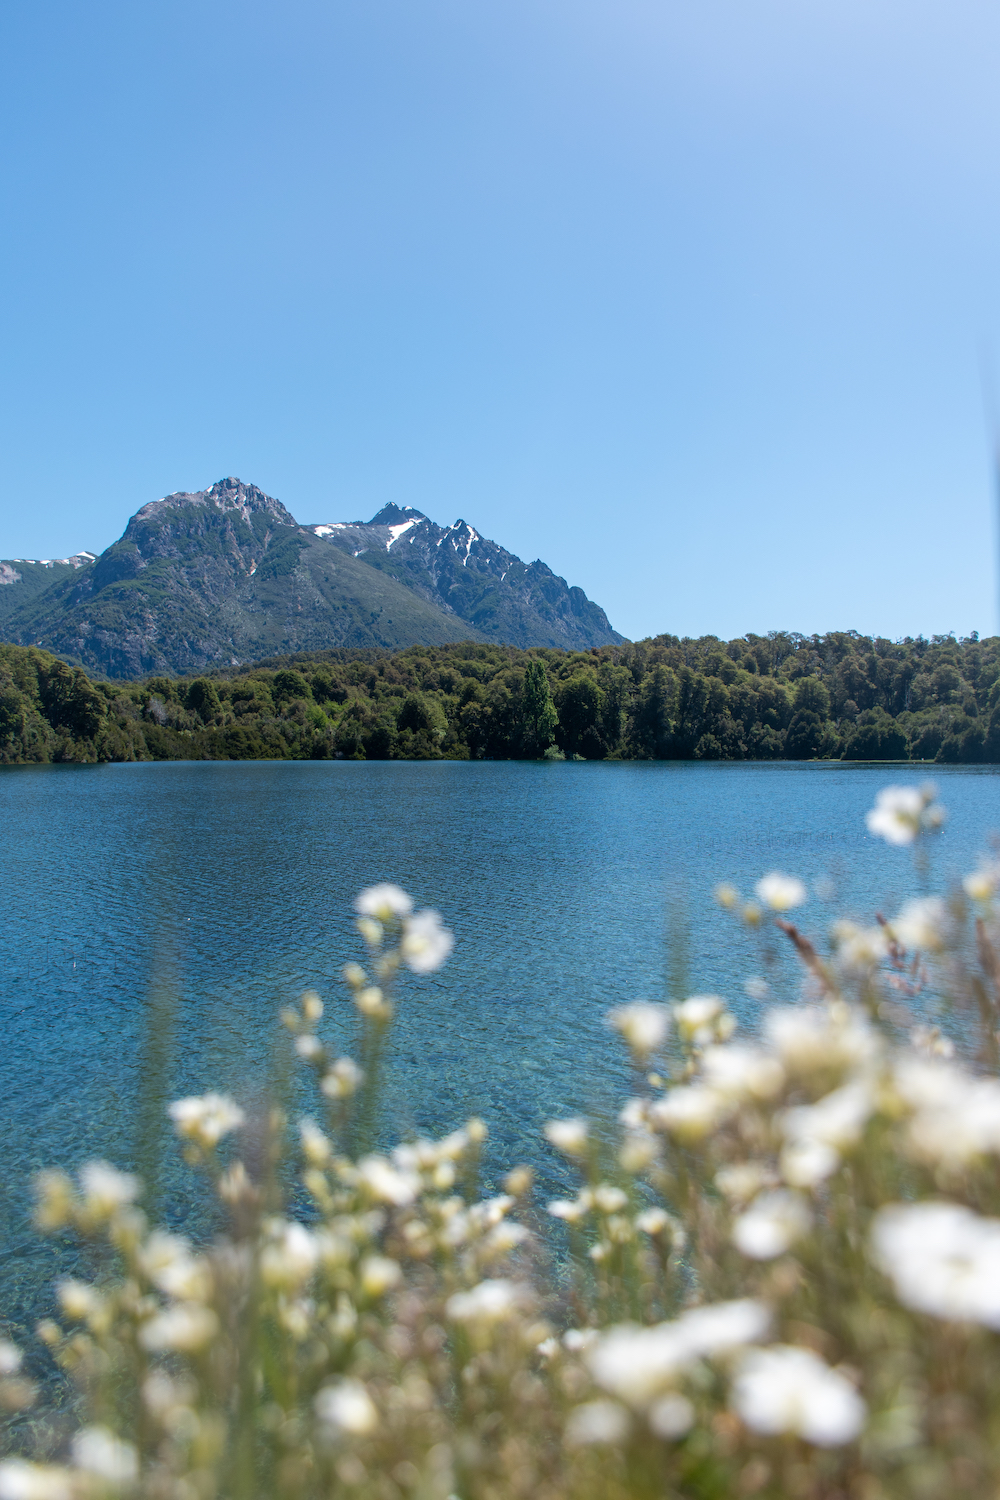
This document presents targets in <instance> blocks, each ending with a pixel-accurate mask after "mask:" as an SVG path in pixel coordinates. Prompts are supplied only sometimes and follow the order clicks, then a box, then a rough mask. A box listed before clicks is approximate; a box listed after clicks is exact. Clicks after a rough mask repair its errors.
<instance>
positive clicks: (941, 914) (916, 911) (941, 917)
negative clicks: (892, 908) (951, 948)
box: [891, 896, 951, 953]
mask: <svg viewBox="0 0 1000 1500" xmlns="http://www.w3.org/2000/svg"><path fill="white" fill-rule="evenodd" d="M891 926H892V933H893V936H894V937H895V939H896V941H897V942H898V943H900V944H901V945H902V947H904V948H921V949H923V950H924V951H925V952H927V953H940V951H941V950H942V948H944V946H945V944H946V943H947V941H948V935H949V929H950V927H951V919H950V916H949V912H948V907H947V905H946V904H945V902H944V901H942V900H941V897H940V896H920V897H918V898H917V899H915V900H913V901H907V902H906V904H905V905H904V907H903V909H902V910H901V911H900V913H899V916H898V917H894V918H893V921H892V924H891Z"/></svg>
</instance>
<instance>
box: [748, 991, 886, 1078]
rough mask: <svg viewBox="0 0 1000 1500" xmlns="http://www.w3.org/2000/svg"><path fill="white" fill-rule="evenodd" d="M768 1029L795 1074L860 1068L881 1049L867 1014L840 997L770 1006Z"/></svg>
mask: <svg viewBox="0 0 1000 1500" xmlns="http://www.w3.org/2000/svg"><path fill="white" fill-rule="evenodd" d="M764 1030H765V1033H766V1035H767V1038H768V1040H769V1041H770V1043H771V1045H772V1046H773V1048H774V1050H775V1051H776V1052H777V1054H778V1057H779V1058H780V1059H781V1062H782V1064H783V1065H784V1067H785V1069H786V1070H787V1071H788V1072H789V1073H793V1074H805V1075H806V1076H808V1075H810V1074H813V1073H826V1072H829V1071H831V1070H835V1071H838V1072H843V1071H846V1070H848V1069H850V1070H852V1071H856V1070H860V1069H863V1068H865V1067H867V1066H869V1065H871V1064H872V1063H873V1062H874V1061H875V1059H876V1058H877V1057H878V1055H879V1051H880V1043H879V1040H878V1038H877V1036H876V1035H875V1033H874V1032H873V1031H872V1028H871V1026H870V1025H869V1023H868V1021H867V1020H866V1019H865V1017H864V1016H863V1015H862V1014H861V1012H860V1011H857V1010H854V1009H853V1008H852V1007H851V1006H849V1005H845V1004H843V1003H842V1002H840V1001H837V1002H834V1003H833V1004H830V1005H802V1006H783V1007H780V1008H778V1009H775V1010H770V1011H768V1013H767V1015H766V1016H765V1018H764Z"/></svg>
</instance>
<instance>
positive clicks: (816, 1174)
mask: <svg viewBox="0 0 1000 1500" xmlns="http://www.w3.org/2000/svg"><path fill="white" fill-rule="evenodd" d="M779 1166H780V1168H781V1175H782V1178H783V1179H784V1181H785V1182H787V1183H788V1186H789V1187H793V1188H815V1187H819V1184H820V1183H821V1182H825V1181H826V1179H827V1178H828V1177H832V1176H833V1174H834V1172H836V1170H837V1168H838V1167H839V1166H840V1153H839V1152H838V1151H835V1150H834V1148H833V1147H832V1146H828V1145H826V1143H825V1142H823V1141H817V1140H814V1139H812V1138H810V1137H806V1138H804V1139H802V1140H794V1141H789V1142H788V1143H787V1144H786V1145H785V1146H784V1147H783V1148H782V1151H781V1156H780V1158H779Z"/></svg>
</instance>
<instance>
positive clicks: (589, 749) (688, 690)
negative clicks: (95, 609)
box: [0, 631, 1000, 763]
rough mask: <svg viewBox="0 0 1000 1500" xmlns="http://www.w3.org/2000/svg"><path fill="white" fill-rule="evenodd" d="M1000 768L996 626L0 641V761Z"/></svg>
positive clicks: (999, 659) (999, 647) (999, 675)
mask: <svg viewBox="0 0 1000 1500" xmlns="http://www.w3.org/2000/svg"><path fill="white" fill-rule="evenodd" d="M546 753H547V754H548V755H549V756H550V757H551V756H559V755H564V756H566V757H577V758H579V759H584V760H609V759H618V760H626V759H627V760H635V759H671V760H678V759H680V760H779V759H786V760H811V759H816V758H821V759H829V758H837V757H842V758H845V759H848V760H923V761H933V760H938V761H952V762H957V761H961V762H971V761H997V762H1000V639H998V638H996V637H994V638H991V639H989V640H985V641H980V640H979V639H978V637H976V636H972V637H970V638H968V639H963V640H956V639H955V638H954V637H953V636H935V637H933V638H932V639H931V640H924V639H923V638H918V639H916V640H911V639H907V640H904V641H888V640H881V639H877V638H874V639H873V638H870V637H867V636H860V635H858V634H857V633H856V632H854V631H845V632H834V633H831V634H829V635H825V636H801V635H793V634H784V633H772V634H770V635H767V636H755V635H748V636H743V637H741V638H740V639H739V640H735V641H728V642H726V641H720V640H718V639H717V638H716V637H714V636H704V637H702V638H701V639H699V640H686V639H685V640H682V639H679V638H678V637H676V636H657V637H656V638H655V639H652V640H646V641H638V642H636V643H634V644H633V643H626V644H624V645H620V646H605V647H601V648H600V649H596V648H595V649H594V650H591V651H588V652H582V651H576V652H573V651H554V650H531V651H519V650H516V649H514V648H512V647H503V646H490V645H477V644H473V643H467V644H459V645H448V646H412V647H410V648H409V649H408V650H406V651H401V652H398V653H396V654H394V655H385V654H380V653H378V652H376V651H374V650H365V651H346V650H339V651H327V652H317V653H312V654H310V655H300V656H297V657H293V658H285V659H280V660H273V661H270V662H264V663H261V664H260V665H258V666H256V667H253V668H242V669H234V670H233V671H232V672H229V673H225V674H224V673H217V674H213V675H212V676H211V677H196V678H193V679H192V678H186V679H185V678H167V677H155V678H150V679H148V680H147V681H145V682H132V683H120V682H116V683H108V682H95V681H92V680H91V679H90V678H88V677H87V675H86V674H85V673H84V672H83V671H82V670H81V669H80V668H78V667H72V666H68V665H67V664H66V663H65V662H63V661H61V660H59V659H58V658H56V657H54V656H50V655H49V654H48V653H47V652H44V651H39V650H36V649H34V648H27V647H17V646H0V760H2V761H4V762H7V763H12V762H23V761H43V762H44V761H59V760H64V761H65V760H69V761H95V760H150V759H152V760H161V759H236V760H243V759H286V758H292V759H326V758H333V757H337V758H353V759H366V758H367V759H379V760H384V759H428V758H430V759H439V758H441V757H449V758H453V759H530V758H534V757H538V756H541V755H543V754H546Z"/></svg>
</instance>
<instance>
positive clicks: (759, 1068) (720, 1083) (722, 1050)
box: [701, 1042, 785, 1099]
mask: <svg viewBox="0 0 1000 1500" xmlns="http://www.w3.org/2000/svg"><path fill="white" fill-rule="evenodd" d="M701 1066H702V1075H703V1077H704V1079H705V1082H706V1083H707V1084H708V1085H709V1087H710V1088H713V1089H716V1090H717V1091H718V1092H719V1093H720V1094H725V1095H726V1096H727V1097H728V1098H733V1099H773V1098H774V1097H775V1095H776V1094H779V1093H780V1092H781V1090H782V1088H783V1087H784V1083H785V1070H784V1069H783V1068H782V1066H781V1064H780V1062H779V1061H778V1059H777V1058H776V1057H772V1056H770V1054H769V1053H767V1052H763V1051H761V1049H760V1048H759V1047H746V1046H740V1045H738V1044H737V1043H735V1042H730V1043H729V1044H728V1046H725V1047H706V1049H705V1051H704V1053H703V1054H702V1059H701Z"/></svg>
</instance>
